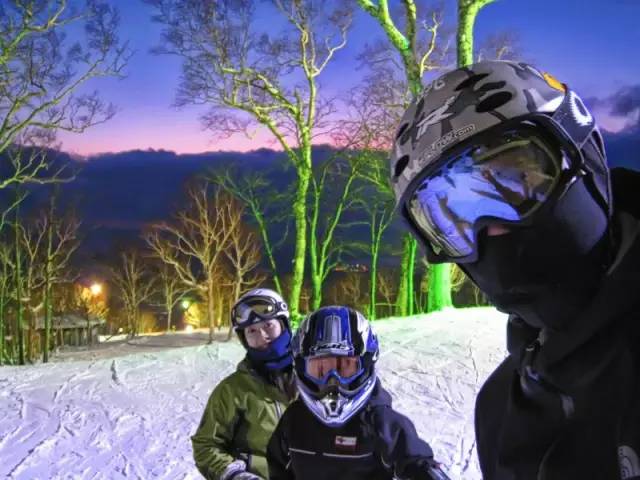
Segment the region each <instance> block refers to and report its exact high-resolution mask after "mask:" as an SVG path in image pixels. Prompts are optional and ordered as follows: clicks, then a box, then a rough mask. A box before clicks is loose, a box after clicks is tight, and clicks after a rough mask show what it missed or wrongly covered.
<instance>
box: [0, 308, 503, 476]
mask: <svg viewBox="0 0 640 480" xmlns="http://www.w3.org/2000/svg"><path fill="white" fill-rule="evenodd" d="M505 321H506V317H505V316H503V315H501V314H498V313H496V312H495V311H494V310H492V309H489V308H485V309H473V310H457V311H447V312H440V313H437V314H431V315H429V316H416V317H412V318H408V319H390V320H383V321H378V322H375V323H374V329H375V330H376V332H377V333H378V335H379V338H380V343H381V356H380V360H379V362H378V365H379V369H378V371H379V376H380V378H381V380H382V382H383V385H384V386H385V387H386V388H387V389H388V390H389V391H390V392H391V394H392V397H393V402H394V407H395V408H396V409H397V410H398V411H400V412H401V413H403V414H405V415H407V416H408V417H409V418H411V420H413V422H414V423H415V425H416V428H417V430H418V432H419V433H420V435H421V437H422V438H424V439H425V440H426V441H427V442H429V444H430V445H431V446H432V448H433V449H434V451H435V454H436V458H437V459H438V460H439V461H440V462H442V463H443V464H444V465H445V466H446V467H447V468H448V473H449V475H450V476H451V478H453V479H458V478H460V479H465V480H467V479H469V480H474V479H480V478H481V475H480V471H479V467H478V462H477V459H476V447H475V438H474V432H473V405H474V401H475V396H476V394H477V392H478V390H479V388H480V386H481V385H482V382H484V380H485V379H486V378H487V376H488V375H489V374H490V373H491V371H492V370H493V369H494V368H495V367H496V366H497V365H498V363H499V362H500V361H501V360H502V358H503V357H504V354H505V353H504V348H503V345H504V331H505V329H504V326H505ZM179 337H181V336H180V335H173V336H171V335H167V336H163V337H153V336H150V337H142V338H140V339H136V340H135V341H132V342H129V344H125V343H126V342H122V343H123V344H124V345H123V344H118V345H116V346H113V347H111V346H108V347H104V349H103V348H102V346H101V347H100V348H99V349H97V350H93V351H88V352H87V351H85V352H76V354H75V355H71V354H68V355H67V354H65V356H66V358H64V357H63V358H56V359H55V361H54V363H49V364H41V365H35V366H28V367H1V368H0V412H1V414H2V417H1V418H2V420H1V421H0V478H7V479H21V480H40V479H108V480H121V479H126V480H131V479H142V480H147V479H198V478H201V477H200V475H199V473H198V471H197V470H196V468H195V466H194V464H193V458H192V452H191V441H190V438H189V437H190V435H192V434H193V432H194V431H195V429H196V428H197V425H198V422H199V421H200V417H201V415H202V411H203V408H204V405H205V403H206V401H207V399H208V397H209V394H210V392H211V390H212V389H213V387H214V386H215V385H216V384H217V383H218V382H219V381H220V380H221V379H222V378H224V377H225V376H227V375H229V374H230V373H231V372H233V371H234V370H235V367H236V364H237V362H238V361H240V360H241V358H242V356H243V354H244V351H243V349H242V347H241V345H240V344H239V343H238V342H237V341H231V342H216V343H213V344H212V345H198V346H183V345H189V344H191V345H193V344H197V343H198V342H196V341H191V343H189V342H188V341H186V340H184V339H186V338H187V337H182V339H180V338H179ZM172 338H173V339H178V345H180V348H177V347H176V346H175V342H173V341H172ZM192 338H193V337H192ZM172 342H173V343H172ZM204 342H205V340H204V336H201V338H200V343H204ZM131 352H140V353H131ZM74 356H75V357H79V358H82V357H84V358H88V360H75V359H74Z"/></svg>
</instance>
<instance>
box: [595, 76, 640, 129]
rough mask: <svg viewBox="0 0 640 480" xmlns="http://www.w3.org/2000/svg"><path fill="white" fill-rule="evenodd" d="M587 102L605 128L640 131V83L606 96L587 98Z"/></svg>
mask: <svg viewBox="0 0 640 480" xmlns="http://www.w3.org/2000/svg"><path fill="white" fill-rule="evenodd" d="M585 104H586V105H587V106H588V107H589V108H590V109H591V110H593V111H594V113H595V115H596V117H597V118H598V123H599V124H600V126H601V127H602V128H603V129H604V130H607V131H609V132H613V133H628V132H640V85H631V86H626V87H623V88H621V89H619V90H618V91H617V92H615V93H614V94H613V95H610V96H609V97H605V98H596V97H590V98H586V99H585Z"/></svg>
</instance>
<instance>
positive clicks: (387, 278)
mask: <svg viewBox="0 0 640 480" xmlns="http://www.w3.org/2000/svg"><path fill="white" fill-rule="evenodd" d="M396 276H397V275H395V274H394V271H393V270H390V269H382V270H379V271H378V275H377V277H376V279H377V281H376V284H377V286H378V290H377V294H378V295H380V296H382V298H383V299H384V302H377V303H376V307H380V306H383V307H385V308H386V309H387V310H386V311H387V314H388V315H391V314H392V313H393V306H394V304H395V302H394V299H395V297H396V295H397V293H398V292H397V285H398V282H397V279H396Z"/></svg>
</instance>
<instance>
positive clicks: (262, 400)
mask: <svg viewBox="0 0 640 480" xmlns="http://www.w3.org/2000/svg"><path fill="white" fill-rule="evenodd" d="M231 321H232V324H233V327H234V330H235V331H236V333H237V335H238V337H239V338H240V341H241V342H242V345H243V346H244V347H245V349H246V350H247V355H246V356H245V358H244V359H243V360H242V361H241V362H240V363H239V364H238V368H237V369H236V371H235V372H234V373H232V374H231V375H229V376H228V377H226V378H225V379H224V380H222V381H221V382H220V383H219V384H218V385H217V386H216V387H215V389H214V390H213V392H212V393H211V396H210V397H209V401H208V402H207V406H206V408H205V410H204V414H203V415H202V420H201V421H200V425H199V426H198V430H197V431H196V433H195V434H194V435H193V436H192V437H191V441H192V443H193V456H194V459H195V463H196V466H197V467H198V470H199V471H200V473H201V474H202V475H203V476H204V477H205V478H206V479H208V480H231V479H233V480H262V479H266V478H267V476H268V469H267V461H266V450H267V444H268V442H269V439H270V438H271V434H272V433H273V431H274V430H275V428H276V425H277V423H278V421H279V419H280V417H281V415H282V413H283V412H284V410H285V408H286V407H287V405H288V404H289V403H290V402H291V401H292V400H293V398H294V397H295V391H296V389H295V384H294V377H293V367H292V363H293V358H292V356H291V345H290V344H291V327H290V325H289V311H288V308H287V304H286V303H285V302H284V300H283V299H282V297H281V296H280V295H278V293H276V292H274V291H273V290H269V289H266V288H258V289H254V290H250V291H249V292H247V293H245V294H244V295H242V296H241V297H240V298H239V299H238V300H237V302H236V303H235V305H234V306H233V308H232V310H231Z"/></svg>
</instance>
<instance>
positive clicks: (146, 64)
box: [61, 0, 640, 154]
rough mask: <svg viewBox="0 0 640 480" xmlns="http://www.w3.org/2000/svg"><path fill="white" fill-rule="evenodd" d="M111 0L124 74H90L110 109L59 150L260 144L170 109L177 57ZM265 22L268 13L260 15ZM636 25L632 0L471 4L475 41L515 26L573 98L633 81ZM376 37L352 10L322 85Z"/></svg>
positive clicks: (637, 1)
mask: <svg viewBox="0 0 640 480" xmlns="http://www.w3.org/2000/svg"><path fill="white" fill-rule="evenodd" d="M393 1H394V0H391V2H393ZM395 1H397V0H395ZM112 2H113V3H114V4H115V5H117V6H118V7H119V8H120V12H121V16H122V24H121V30H120V35H121V37H122V38H123V39H128V40H129V42H130V45H131V47H132V48H133V49H134V50H135V54H134V56H133V58H132V59H131V61H130V64H129V66H128V68H127V73H128V75H127V78H125V79H123V80H116V79H98V80H97V81H95V82H93V83H92V84H91V85H89V88H90V89H91V90H93V89H97V90H99V91H100V92H101V94H102V95H103V97H104V98H105V99H107V100H110V101H112V102H113V103H115V104H116V105H117V106H118V107H119V108H120V111H119V113H118V115H117V116H116V117H115V118H114V119H112V120H111V121H110V122H109V123H107V124H105V125H100V126H97V127H95V128H93V129H91V130H90V131H87V132H85V133H84V134H81V135H71V134H63V135H61V140H62V141H63V149H65V150H68V151H70V152H75V153H79V154H91V153H97V152H103V151H123V150H131V149H136V148H140V149H147V148H154V149H161V148H162V149H168V150H174V151H177V152H179V153H185V152H202V151H207V150H209V151H211V150H250V149H254V148H259V147H261V146H269V144H268V143H267V142H268V135H258V136H257V137H256V138H255V139H253V140H252V141H248V140H246V139H245V138H243V137H240V138H232V139H229V140H226V141H222V142H220V141H218V142H214V141H212V139H211V135H210V134H209V133H207V132H203V131H202V130H201V127H200V123H199V120H198V116H199V114H200V113H202V112H203V111H204V109H203V108H202V107H187V108H183V109H181V110H177V109H175V108H174V107H172V103H173V101H174V98H175V92H176V88H177V86H178V83H179V78H180V61H179V59H177V58H175V57H170V56H157V55H153V54H151V53H150V51H149V50H150V49H151V47H153V46H154V45H157V44H158V42H159V39H160V26H159V25H157V24H154V23H152V22H151V14H152V9H151V7H149V6H148V5H146V4H144V3H142V1H140V0H127V1H124V0H112ZM424 4H428V3H427V2H424ZM444 5H445V9H446V12H447V13H446V17H445V21H446V22H449V25H450V26H452V25H453V24H454V22H455V2H454V1H453V0H446V1H445V2H444ZM267 22H268V23H269V24H271V23H273V19H268V18H265V23H267ZM639 22H640V0H581V1H580V0H556V1H551V0H536V1H527V0H497V1H496V2H495V3H493V4H491V5H489V6H487V7H486V8H485V9H484V10H482V11H481V13H480V15H479V16H478V18H477V22H476V30H475V34H476V40H477V43H481V42H482V40H483V39H484V38H486V37H487V36H489V35H490V34H492V33H495V32H500V31H505V30H508V31H513V32H516V33H517V34H518V36H519V39H520V45H521V49H522V52H523V54H524V57H525V58H526V60H528V61H531V62H532V63H534V64H535V65H537V66H538V67H540V68H541V69H543V70H546V71H549V72H551V73H553V74H554V75H555V76H556V77H557V78H559V79H561V80H562V81H564V82H565V83H568V84H569V85H571V86H572V88H573V89H574V90H576V91H577V92H579V93H580V94H581V95H582V96H583V97H585V98H593V97H595V98H598V99H601V100H606V99H609V98H611V97H612V96H614V95H616V93H617V92H619V91H620V90H621V89H624V88H630V87H632V86H635V85H638V84H640V55H638V54H637V53H636V52H637V49H638V48H639V47H640V28H638V23H639ZM380 35H381V30H380V27H379V26H378V25H377V23H375V22H374V21H373V20H372V19H370V18H369V17H368V16H367V15H365V14H364V13H362V12H359V13H358V14H357V16H356V19H355V23H354V27H353V29H352V31H351V36H350V39H349V43H348V46H347V48H346V49H345V50H343V51H341V52H340V55H338V56H337V57H336V61H335V62H334V63H333V64H332V65H331V67H330V68H329V69H328V70H327V72H326V76H325V77H324V78H323V80H322V82H323V84H324V85H325V87H326V88H328V89H330V90H331V91H335V92H339V91H341V90H344V89H346V88H347V87H350V86H353V85H355V84H357V83H358V81H359V80H360V78H361V76H362V72H361V71H356V70H355V68H354V67H355V58H356V56H357V55H358V53H359V52H361V50H362V48H363V47H364V46H365V44H366V43H367V42H368V41H371V40H372V39H374V38H375V37H376V36H380ZM595 113H596V117H597V118H599V119H600V121H601V123H602V124H603V125H604V126H605V128H610V129H612V130H619V129H620V128H622V127H624V126H625V125H626V124H627V123H629V122H628V119H624V118H623V119H621V118H615V117H613V116H612V115H610V114H609V112H608V110H607V102H606V101H603V102H599V103H598V109H597V110H596V112H595Z"/></svg>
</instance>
